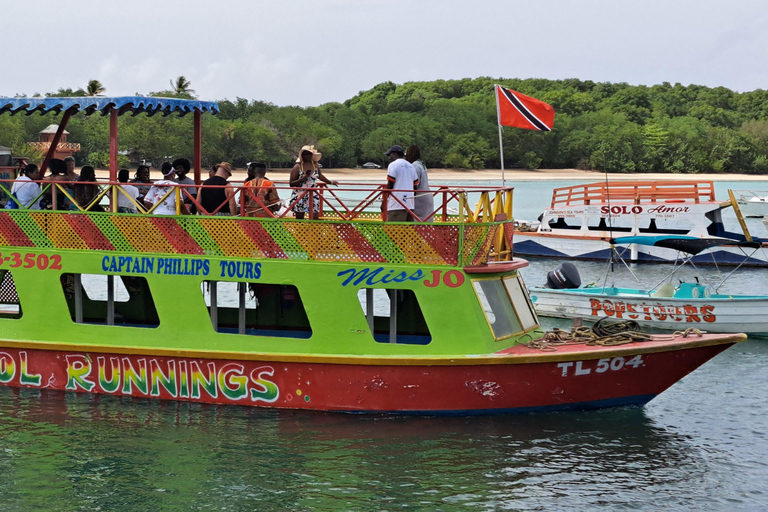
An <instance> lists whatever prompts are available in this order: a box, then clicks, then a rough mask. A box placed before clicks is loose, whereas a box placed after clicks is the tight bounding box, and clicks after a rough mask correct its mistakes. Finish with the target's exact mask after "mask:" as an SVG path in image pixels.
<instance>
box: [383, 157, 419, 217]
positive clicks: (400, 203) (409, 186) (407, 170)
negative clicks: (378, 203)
mask: <svg viewBox="0 0 768 512" xmlns="http://www.w3.org/2000/svg"><path fill="white" fill-rule="evenodd" d="M384 154H385V155H386V156H388V157H389V165H388V166H387V187H386V188H387V192H385V196H384V197H386V198H387V220H388V221H390V222H410V221H413V215H411V211H412V210H413V197H414V191H415V190H416V189H417V188H418V186H419V177H418V175H417V174H416V169H414V167H413V165H412V164H411V163H410V162H409V161H407V160H406V159H405V158H404V156H405V151H404V150H403V147H402V146H398V145H394V146H392V147H391V148H389V151H387V152H386V153H384ZM390 190H391V192H389V191H390ZM406 207H407V209H406Z"/></svg>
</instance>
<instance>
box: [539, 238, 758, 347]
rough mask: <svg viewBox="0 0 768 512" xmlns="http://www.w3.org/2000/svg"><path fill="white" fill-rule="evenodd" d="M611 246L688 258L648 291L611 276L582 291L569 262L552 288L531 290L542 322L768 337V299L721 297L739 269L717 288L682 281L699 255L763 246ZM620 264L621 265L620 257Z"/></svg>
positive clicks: (711, 242) (651, 242)
mask: <svg viewBox="0 0 768 512" xmlns="http://www.w3.org/2000/svg"><path fill="white" fill-rule="evenodd" d="M611 243H612V244H614V245H624V244H637V245H640V246H652V247H665V248H667V249H670V250H674V251H679V252H681V253H684V254H685V257H684V259H683V260H682V263H681V264H679V265H678V264H675V266H674V268H673V269H672V270H671V272H670V273H669V275H668V276H667V277H665V278H664V279H663V280H662V281H660V282H659V283H658V284H656V285H655V286H651V287H649V288H648V289H637V288H626V287H617V286H614V285H613V284H610V285H609V284H608V281H609V279H608V277H610V280H611V281H613V280H614V277H615V276H606V279H603V285H602V286H600V285H597V286H596V285H595V284H594V283H592V284H590V285H588V286H584V287H582V286H580V283H581V279H580V277H579V276H578V271H577V270H576V267H575V266H574V265H573V264H572V263H570V262H566V263H564V264H563V265H561V266H560V267H558V269H556V270H554V271H552V272H549V274H547V284H546V286H531V287H530V288H529V291H530V294H531V299H532V300H533V303H534V306H535V308H536V312H537V313H538V314H539V315H540V316H546V317H554V318H575V317H578V318H582V319H584V320H588V321H596V320H599V319H601V318H613V319H616V320H632V321H635V322H637V323H638V324H639V325H641V326H645V327H654V328H658V329H667V330H672V331H679V330H685V329H688V328H691V327H693V328H696V329H701V330H707V331H714V332H731V333H739V332H743V333H746V334H749V335H750V336H761V337H764V336H768V318H766V312H768V295H764V294H763V295H760V294H753V295H747V294H730V293H720V292H719V290H720V288H721V287H722V286H723V284H724V283H725V282H726V280H727V279H728V278H729V277H730V276H731V275H732V274H733V272H735V271H736V270H737V269H738V268H737V269H736V270H733V271H731V272H730V273H729V274H728V275H727V276H726V277H725V278H724V279H722V281H721V282H720V283H717V284H711V283H708V282H706V280H705V278H704V277H703V276H702V278H701V279H699V278H698V277H696V278H695V279H694V280H683V279H680V278H679V275H680V270H681V269H682V268H683V267H684V266H686V265H692V264H691V259H692V257H693V256H695V255H696V254H700V253H702V252H705V251H708V250H712V249H713V248H717V247H722V246H723V245H731V246H738V247H741V248H744V249H747V250H750V249H751V250H752V251H755V250H759V248H760V244H759V243H758V242H739V241H736V240H729V239H724V238H694V237H672V236H636V237H621V238H617V239H615V240H612V241H611ZM615 258H616V259H621V258H620V257H619V256H615ZM693 267H694V268H695V265H693ZM627 270H629V269H627ZM609 272H610V271H609ZM616 273H619V272H618V271H616ZM629 273H631V270H629Z"/></svg>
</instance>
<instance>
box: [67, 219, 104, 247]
mask: <svg viewBox="0 0 768 512" xmlns="http://www.w3.org/2000/svg"><path fill="white" fill-rule="evenodd" d="M62 217H63V218H64V219H66V221H67V223H68V224H69V225H70V226H71V227H72V230H73V231H74V232H75V233H77V234H78V235H79V236H80V238H82V240H83V242H85V245H87V246H88V248H89V249H100V250H104V251H114V250H115V246H114V245H112V242H110V241H109V239H108V238H107V237H105V236H104V233H102V232H101V229H99V227H98V226H96V224H94V223H93V221H92V220H91V218H90V217H89V216H88V215H83V214H76V213H71V214H65V215H62Z"/></svg>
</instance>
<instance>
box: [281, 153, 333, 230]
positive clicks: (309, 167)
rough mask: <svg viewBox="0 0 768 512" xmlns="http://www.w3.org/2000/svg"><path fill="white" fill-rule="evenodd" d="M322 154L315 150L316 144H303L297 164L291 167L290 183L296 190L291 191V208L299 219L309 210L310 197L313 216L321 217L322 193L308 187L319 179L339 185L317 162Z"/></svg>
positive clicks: (314, 184)
mask: <svg viewBox="0 0 768 512" xmlns="http://www.w3.org/2000/svg"><path fill="white" fill-rule="evenodd" d="M322 156H323V155H322V153H320V152H318V151H317V150H315V146H303V147H302V148H301V150H300V151H299V157H298V158H297V159H296V165H294V166H293V169H291V176H290V178H289V185H290V186H291V187H293V188H294V190H293V192H292V193H291V201H290V205H291V206H290V208H291V211H293V214H294V215H295V216H296V218H297V219H303V218H304V214H305V213H308V212H309V203H310V198H311V202H312V215H311V218H312V219H313V220H316V219H317V218H318V217H319V212H320V195H319V194H317V193H315V192H313V191H311V190H310V191H307V190H306V189H313V188H315V187H316V186H317V182H318V180H319V181H322V182H324V183H328V184H329V185H334V186H338V185H339V182H338V181H334V180H329V179H328V178H326V177H325V176H324V175H323V173H322V172H320V167H318V165H317V162H319V161H320V158H322Z"/></svg>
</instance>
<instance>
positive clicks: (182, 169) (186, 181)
mask: <svg viewBox="0 0 768 512" xmlns="http://www.w3.org/2000/svg"><path fill="white" fill-rule="evenodd" d="M171 166H172V167H173V170H174V171H176V183H178V184H179V185H187V186H185V187H183V190H184V192H182V195H183V197H184V202H185V203H187V206H193V203H192V199H191V198H190V197H189V196H192V197H194V198H197V189H196V188H195V187H194V186H193V185H195V180H193V179H192V178H190V177H189V176H187V173H188V172H189V170H190V169H191V168H192V166H191V164H190V163H189V160H187V159H186V158H177V159H176V160H174V161H173V163H172V164H171ZM187 194H189V195H187Z"/></svg>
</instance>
